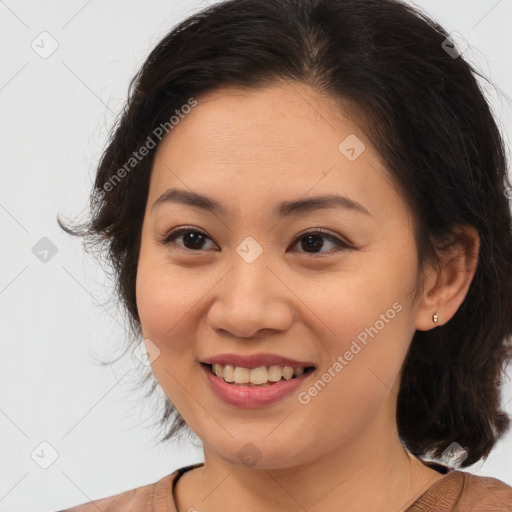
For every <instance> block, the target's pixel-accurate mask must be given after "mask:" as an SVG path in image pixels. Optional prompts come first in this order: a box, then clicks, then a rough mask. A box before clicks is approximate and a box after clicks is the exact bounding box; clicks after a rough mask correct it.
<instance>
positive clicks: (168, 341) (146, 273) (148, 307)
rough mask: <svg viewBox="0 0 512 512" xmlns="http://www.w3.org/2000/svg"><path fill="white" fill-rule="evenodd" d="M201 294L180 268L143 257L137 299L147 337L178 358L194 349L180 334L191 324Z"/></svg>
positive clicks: (143, 330)
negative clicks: (181, 353)
mask: <svg viewBox="0 0 512 512" xmlns="http://www.w3.org/2000/svg"><path fill="white" fill-rule="evenodd" d="M200 293H201V290H200V289H197V288H196V287H195V285H194V280H193V279H191V278H190V276H188V277H187V276H185V275H184V274H183V273H182V272H181V273H180V271H179V269H178V268H177V267H172V266H170V265H169V264H168V263H167V264H166V263H162V262H159V261H157V260H155V259H152V260H150V259H149V258H146V257H145V256H144V255H141V259H140V261H139V267H138V270H137V282H136V297H137V308H138V311H139V316H140V322H141V326H142V332H143V334H144V337H145V338H149V339H150V340H152V341H153V342H154V343H155V344H156V345H157V346H159V348H160V347H161V350H162V349H165V350H167V351H172V352H173V353H174V354H178V353H179V352H181V351H183V350H184V349H185V348H186V347H190V346H191V343H190V342H188V343H187V339H186V337H185V336H182V335H180V330H181V329H182V327H183V326H184V324H185V323H189V322H190V318H191V315H193V314H194V304H196V303H197V302H198V300H199V299H200Z"/></svg>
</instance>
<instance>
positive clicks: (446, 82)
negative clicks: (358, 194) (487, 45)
mask: <svg viewBox="0 0 512 512" xmlns="http://www.w3.org/2000/svg"><path fill="white" fill-rule="evenodd" d="M447 41H448V42H449V41H450V37H449V34H448V33H447V32H446V31H445V30H444V29H443V28H442V27H441V26H439V24H437V23H436V22H435V21H433V20H432V19H430V18H429V17H428V16H427V15H426V14H424V13H423V12H421V11H420V10H418V9H417V8H413V7H411V6H409V5H407V4H404V3H401V2H399V1H393V0H228V1H224V2H221V3H217V4H214V5H212V6H210V7H208V8H206V9H204V10H202V11H200V12H198V13H196V14H194V15H192V16H190V17H189V18H187V19H186V20H184V21H183V22H181V23H179V24H178V25H176V26H175V27H174V28H173V29H172V30H171V31H170V32H169V33H168V34H167V35H166V36H165V37H164V38H163V39H162V40H161V41H160V42H159V43H158V44H157V46H156V47H155V48H154V49H153V50H152V51H151V53H150V55H149V56H148V57H147V59H146V61H145V62H144V64H143V65H142V67H141V69H140V70H139V71H138V73H137V74H136V76H135V77H134V78H133V80H132V81H131V83H130V88H129V94H128V99H127V102H126V104H125V107H124V109H123V111H122V112H121V114H120V116H119V117H118V120H117V122H116V124H115V126H114V127H113V129H112V132H111V136H110V139H109V141H108V144H107V146H106V149H105V151H104V153H103V155H102V157H101V160H100V162H99V165H98V167H97V173H96V178H95V183H94V189H93V190H92V191H91V195H90V209H91V216H90V219H89V220H88V221H87V222H86V223H82V224H80V225H79V224H77V225H75V226H74V227H69V226H66V225H65V224H63V223H62V221H61V220H60V219H59V217H57V221H58V223H59V225H60V227H61V228H62V229H64V230H65V231H66V232H67V233H69V234H72V235H75V236H80V237H84V245H85V246H86V249H87V250H88V249H90V248H92V247H95V248H97V249H98V250H99V252H100V253H102V254H105V255H106V257H107V259H108V262H109V264H110V266H111V269H112V271H113V273H114V276H115V283H116V287H115V288H116V289H115V292H116V296H117V297H119V298H120V299H121V301H122V304H123V306H124V309H125V311H126V312H127V313H128V318H129V322H130V328H131V329H130V331H131V333H132V334H133V337H134V340H135V339H142V333H141V326H140V319H139V315H138V311H137V304H136V295H135V282H136V273H137V264H138V257H139V249H140V241H141V229H142V221H143V216H144V211H145V206H146V202H147V197H148V190H149V180H150V176H151V170H152V165H153V157H154V154H155V152H156V151H155V150H153V151H152V152H150V154H148V156H147V157H145V158H144V159H141V161H140V162H137V164H136V166H135V169H134V170H132V171H131V172H129V173H123V179H122V181H121V182H120V183H117V184H116V185H115V186H113V187H110V188H109V190H108V191H107V189H106V183H107V182H109V180H110V181H111V182H112V179H113V177H114V175H116V173H119V170H120V169H122V168H123V166H125V165H126V162H128V161H129V159H130V158H131V157H133V153H134V151H135V152H136V151H137V149H138V148H140V147H141V146H142V145H143V144H144V143H145V141H146V140H147V138H148V136H150V135H151V134H152V133H154V130H155V128H157V127H158V126H160V125H162V124H164V125H165V123H166V122H168V121H169V115H170V114H169V113H171V112H175V111H176V110H177V109H180V108H181V106H182V105H184V104H186V103H187V102H188V101H189V99H190V98H191V97H195V98H200V95H201V94H202V93H206V92H208V91H212V90H216V89H219V88H222V87H223V86H237V87H241V88H247V89H254V88H257V87H263V86H265V85H267V84H272V83H275V82H276V81H279V80H283V79H284V80H292V81H296V82H300V83H304V84H308V85H310V86H313V87H315V88H317V89H318V90H319V91H321V92H322V93H326V94H328V95H330V96H331V97H333V98H335V99H338V100H339V101H340V106H341V105H349V106H350V108H351V109H353V112H356V113H357V114H358V117H357V119H358V122H361V123H363V124H364V127H365V131H366V133H367V136H368V137H369V139H370V140H371V141H372V143H373V144H374V145H375V147H376V148H377V150H378V151H379V153H380V155H381V156H382V158H383V159H384V161H385V162H386V164H387V168H388V170H389V172H390V175H391V176H392V179H393V180H394V182H395V183H396V185H397V186H398V190H399V191H400V194H401V195H402V197H403V198H404V200H405V201H406V203H407V204H408V206H409V207H410V209H411V212H412V213H413V217H414V220H415V226H414V236H415V240H416V243H417V248H418V261H419V265H420V266H419V268H420V270H421V271H423V270H424V268H425V267H424V265H425V264H427V263H430V264H434V265H437V264H438V263H439V261H440V260H439V257H440V254H441V252H442V251H443V250H444V249H446V248H447V246H446V245H445V246H443V245H442V242H445V241H447V240H451V243H456V242H457V240H458V239H459V237H460V235H459V233H458V230H457V229H456V228H457V226H459V225H464V224H469V225H472V226H474V227H475V228H476V230H477V231H478V234H479V236H480V250H479V258H478V263H477V268H476V272H475V275H474V277H473V280H472V282H471V285H470V288H469V290H468V293H467V295H466V297H465V299H464V301H463V303H462V304H461V306H460V307H459V309H458V310H457V312H456V314H455V315H454V316H453V317H452V318H451V319H450V321H448V322H447V323H446V324H444V325H442V326H439V327H436V328H435V329H432V330H429V331H416V332H415V334H414V336H413V338H412V341H411V345H410V349H409V351H408V354H407V357H406V359H405V362H404V366H403V370H402V378H401V387H400V392H399V396H398V403H397V425H398V431H399V435H400V437H401V439H402V442H403V443H404V445H405V446H406V447H407V448H408V449H409V450H410V451H411V453H413V454H415V455H418V456H422V455H431V456H433V457H434V458H441V456H442V454H443V451H444V450H445V448H446V447H447V446H449V445H450V444H451V443H452V442H457V443H458V444H459V445H461V446H462V447H463V448H464V449H465V450H466V452H467V458H466V460H465V461H464V462H463V463H462V466H468V465H471V464H473V463H475V462H476V461H478V460H479V459H481V458H482V457H487V455H488V454H489V452H490V450H491V449H492V447H493V446H494V444H495V443H496V442H497V440H498V439H499V438H500V437H501V436H502V435H503V433H504V432H505V431H506V430H507V429H508V427H509V422H510V418H509V417H508V416H507V415H506V414H505V413H504V412H503V411H502V409H501V404H500V401H501V397H500V394H501V388H502V384H503V378H504V377H505V372H506V365H507V363H508V362H509V361H510V360H511V357H512V348H511V335H512V279H511V278H512V231H511V225H512V219H511V213H510V207H509V200H508V198H507V196H510V191H512V188H511V186H510V182H509V178H508V177H507V161H506V156H505V149H504V143H503V139H502V136H501V134H500V131H499V129H498V126H497V123H496V121H495V119H494V116H493V114H492V112H491V109H490V106H489V104H488V102H487V100H486V99H485V96H484V93H483V90H482V89H481V88H480V86H479V84H478V81H477V79H478V78H484V79H485V77H484V76H482V75H481V74H480V73H479V72H478V71H477V70H476V69H474V67H473V66H472V65H470V64H469V63H468V62H467V61H466V60H465V59H464V58H463V56H462V55H457V54H454V53H453V50H452V51H451V52H450V51H448V49H449V46H448V47H447V44H446V42H447ZM124 174H126V175H124ZM117 175H118V176H119V174H117ZM98 192H99V193H98ZM420 290H421V284H420V285H419V287H418V289H417V290H416V291H417V292H418V291H420ZM147 378H150V376H149V375H148V376H147ZM156 386H157V382H156V380H154V382H153V387H152V390H154V389H155V387H156ZM161 425H163V426H164V428H165V429H167V430H166V433H165V436H164V438H163V439H162V441H163V440H167V439H170V438H171V437H173V436H174V435H175V434H176V433H178V432H179V431H180V430H182V429H183V427H186V424H185V422H184V420H183V418H182V417H181V416H180V415H179V413H178V411H176V410H175V409H174V407H173V406H172V404H171V403H170V402H169V401H167V402H166V404H165V410H164V412H163V416H162V417H161Z"/></svg>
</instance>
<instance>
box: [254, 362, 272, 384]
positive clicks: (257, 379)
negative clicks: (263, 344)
mask: <svg viewBox="0 0 512 512" xmlns="http://www.w3.org/2000/svg"><path fill="white" fill-rule="evenodd" d="M249 380H250V382H252V383H253V384H265V383H266V382H267V381H268V373H267V369H266V368H265V367H264V366H260V367H258V368H252V369H251V371H250V374H249Z"/></svg>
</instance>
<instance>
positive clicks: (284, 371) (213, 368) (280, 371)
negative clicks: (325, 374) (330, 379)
mask: <svg viewBox="0 0 512 512" xmlns="http://www.w3.org/2000/svg"><path fill="white" fill-rule="evenodd" d="M201 365H202V366H204V367H206V368H207V369H208V371H209V372H210V373H212V374H213V375H215V376H216V377H218V378H219V379H221V380H223V381H224V382H226V383H227V384H232V385H234V386H245V387H256V388H262V387H267V386H272V385H274V384H277V383H278V382H283V381H287V380H293V379H297V378H299V377H302V376H307V375H309V374H310V373H311V372H313V371H314V370H315V367H314V366H305V367H301V366H299V367H291V366H278V365H272V366H259V367H257V368H243V367H240V366H233V365H220V364H213V365H212V364H208V363H201Z"/></svg>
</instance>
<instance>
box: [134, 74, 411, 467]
mask: <svg viewBox="0 0 512 512" xmlns="http://www.w3.org/2000/svg"><path fill="white" fill-rule="evenodd" d="M197 101H198V103H197V106H195V107H194V108H192V109H190V112H189V113H188V114H186V115H183V118H182V119H181V120H180V122H179V124H177V125H176V126H174V128H173V129H172V131H171V132H170V135H169V136H167V137H166V138H165V139H164V140H163V141H162V143H161V145H160V146H159V147H158V151H157V155H156V158H155V162H154V168H153V171H152V176H151V183H150V190H149V197H148V202H147V208H146V211H145V217H144V223H143V228H142V241H141V250H140V260H139V266H138V273H137V304H138V310H139V314H140V319H141V324H142V330H143V334H144V337H145V338H146V339H147V340H150V341H146V343H148V345H147V346H148V348H149V353H150V354H155V353H158V351H155V350H154V349H153V347H154V346H156V347H157V348H158V350H159V351H160V353H159V355H158V357H156V358H155V359H154V360H153V362H152V369H153V371H154V374H155V376H156V378H157V379H158V381H159V383H160V385H161V386H162V388H163V390H164V391H165V393H166V394H167V396H168V398H169V399H170V401H171V402H172V403H173V404H174V406H175V407H176V408H177V410H178V411H179V413H180V414H181V416H182V417H183V418H184V420H185V421H186V422H187V424H188V425H189V426H190V428H191V429H192V430H193V431H194V432H195V433H196V434H197V436H198V437H199V438H200V439H201V440H202V441H203V444H204V447H205V450H210V452H211V453H215V454H216V455H217V456H218V457H220V458H222V459H223V460H225V461H228V462H231V463H234V464H238V465H241V464H246V465H252V464H254V462H256V463H257V464H258V466H259V467H263V468H279V467H289V466H292V465H295V464H300V463H305V462H307V461H311V460H313V459H316V458H318V457H322V455H328V454H329V453H334V452H335V451H336V450H340V449H343V448H349V447H352V448H355V447H356V446H358V445H361V443H362V440H363V439H365V440H366V441H365V444H364V443H363V444H364V446H366V447H367V449H368V450H375V449H376V446H375V445H373V446H372V443H370V442H369V440H370V439H372V438H373V439H382V437H383V436H387V435H394V433H395V432H396V422H395V404H396V399H397V394H398V389H399V376H400V375H399V374H400V369H401V366H402V363H403V360H404V358H405V355H406V352H407V349H408V347H409V344H410V340H411V338H412V336H413V334H414V332H415V329H416V324H417V322H418V320H417V317H418V311H419V307H418V306H416V305H415V304H414V303H413V302H412V293H413V291H414V288H415V285H416V282H417V277H418V276H417V272H418V267H417V253H416V246H415V242H414V238H413V231H412V230H413V225H412V218H411V216H410V213H409V211H408V209H407V207H406V205H405V203H404V201H403V200H402V199H401V197H400V196H399V195H398V193H397V192H396V190H395V189H394V188H393V186H392V184H391V181H390V179H389V176H388V175H387V172H386V170H385V169H384V167H383V163H382V162H381V160H380V158H379V155H378V154H377V152H376V150H375V149H374V148H373V146H372V145H371V143H370V141H369V140H368V139H367V137H366V136H365V134H364V132H363V131H362V129H361V128H360V127H359V126H358V124H356V122H355V121H356V120H354V119H352V118H350V117H349V116H348V113H347V112H343V111H342V110H341V108H340V106H339V104H337V103H335V102H334V101H333V100H332V99H329V98H327V97H325V96H322V95H320V94H319V93H318V92H317V91H315V90H313V89H311V88H309V87H308V86H305V85H302V84H298V83H295V82H294V83H290V82H282V83H279V84H276V85H274V86H272V87H267V88H264V89H260V90H252V91H244V90H241V89H235V88H232V89H231V88H230V89H223V90H219V91H216V92H214V93H209V94H207V95H205V96H202V97H198V98H197ZM169 189H176V190H179V191H181V192H182V196H179V195H178V194H176V193H175V194H174V198H175V200H170V199H169V197H168V200H162V199H161V200H160V201H158V199H159V198H161V196H162V195H163V194H164V193H165V192H166V191H169ZM185 194H186V195H187V197H188V198H190V197H192V195H197V196H206V197H207V198H209V200H210V201H212V202H215V203H216V204H218V206H219V207H218V208H210V207H209V206H211V205H210V204H209V203H207V202H206V201H202V202H201V201H197V205H195V206H194V205H192V204H191V201H180V200H179V199H180V197H181V199H183V198H184V197H185ZM326 195H330V196H332V197H334V196H339V197H340V198H344V199H339V200H338V202H334V201H333V202H331V203H329V204H328V205H327V206H325V205H324V207H318V204H315V202H314V201H313V199H314V198H316V197H319V196H326ZM303 201H306V202H305V203H303V204H302V202H303ZM307 201H313V202H311V203H307ZM295 202H300V203H299V204H298V205H295V207H294V206H290V204H291V203H295ZM283 204H284V206H283ZM300 204H302V206H300ZM178 228H186V230H185V231H186V233H181V235H178V236H176V237H175V238H174V240H173V241H170V242H169V243H167V244H163V243H162V242H161V241H162V240H164V239H165V238H166V236H167V235H168V234H169V233H170V232H171V231H176V230H177V229H178ZM318 229H321V230H322V231H323V233H321V234H318V233H316V234H311V235H310V236H309V237H308V233H311V232H314V231H316V230H318ZM227 354H228V355H230V356H232V358H231V359H230V358H229V357H228V356H226V355H227ZM253 355H262V356H263V357H262V358H261V359H257V358H255V359H246V360H242V359H239V360H237V359H236V356H253ZM272 356H279V357H282V358H287V359H290V360H293V361H294V363H290V364H288V365H286V364H285V363H286V361H279V360H273V359H272ZM152 357H154V355H153V356H152ZM214 357H220V362H221V363H224V364H222V367H223V372H225V375H226V376H227V377H226V378H227V379H228V380H230V379H232V378H235V376H236V378H237V379H238V380H242V381H243V380H244V379H245V378H246V377H247V376H249V378H251V376H252V378H253V380H255V381H257V382H259V381H258V380H257V379H261V380H262V381H265V380H267V378H271V377H272V378H273V379H278V378H281V379H282V380H281V381H279V382H275V383H271V384H268V385H266V386H264V387H261V386H258V387H253V386H251V387H249V386H247V385H243V386H240V385H236V384H234V383H231V384H229V383H225V382H224V379H221V378H219V377H216V376H215V377H214V376H213V375H212V374H210V373H209V372H210V370H209V369H208V367H206V366H205V365H204V364H202V363H204V362H205V361H210V360H211V359H212V358H214ZM233 357H234V358H235V359H233ZM229 363H231V364H232V366H240V369H235V368H233V369H231V368H230V367H229V366H228V367H227V368H225V369H224V366H225V365H229ZM237 363H238V364H237ZM280 363H282V364H280ZM295 365H297V367H298V368H299V367H309V366H313V367H314V370H313V371H311V370H307V371H306V372H305V373H304V374H303V375H302V376H300V378H294V379H290V380H287V379H286V372H288V371H289V370H284V372H283V370H281V367H284V366H292V367H295ZM262 366H264V367H265V370H263V368H261V367H262ZM270 366H278V367H280V368H277V369H276V368H273V369H270ZM257 367H259V368H260V369H258V370H256V371H255V372H250V370H251V369H256V368H257ZM279 371H281V373H279ZM300 372H301V370H300V369H299V370H298V371H297V372H296V373H297V374H300ZM283 373H284V374H285V376H284V377H283V376H282V374H283ZM251 374H252V375H251ZM223 375H224V374H223ZM288 377H289V375H288ZM372 436H377V437H372ZM249 443H252V444H249ZM251 457H252V458H251Z"/></svg>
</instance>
